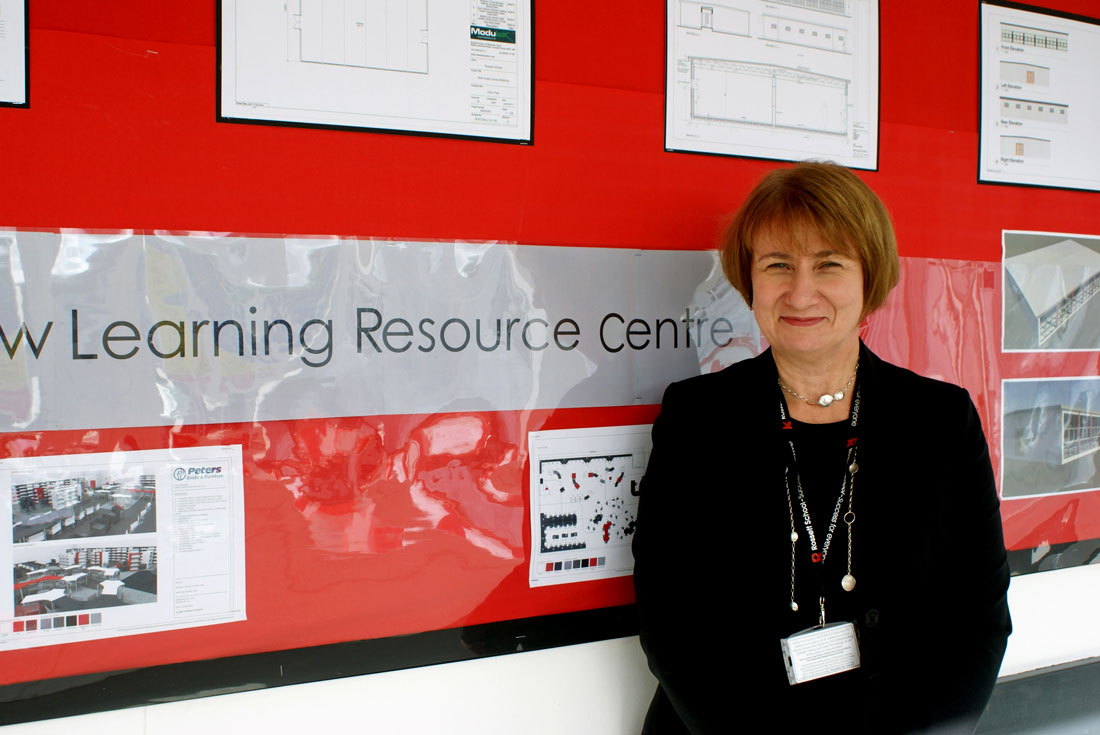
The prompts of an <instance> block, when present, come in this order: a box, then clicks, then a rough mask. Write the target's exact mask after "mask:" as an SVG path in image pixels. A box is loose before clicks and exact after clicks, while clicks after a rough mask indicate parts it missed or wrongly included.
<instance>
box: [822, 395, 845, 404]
mask: <svg viewBox="0 0 1100 735" xmlns="http://www.w3.org/2000/svg"><path fill="white" fill-rule="evenodd" d="M843 397H844V396H841V398H843ZM832 402H833V397H832V396H831V395H829V394H828V393H826V394H825V395H823V396H821V398H818V399H817V405H819V406H825V407H827V406H829V405H831V404H832Z"/></svg>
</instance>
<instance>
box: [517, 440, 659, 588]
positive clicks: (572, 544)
mask: <svg viewBox="0 0 1100 735" xmlns="http://www.w3.org/2000/svg"><path fill="white" fill-rule="evenodd" d="M649 430H650V427H649V426H648V425H644V426H611V427H598V428H594V429H568V430H560V431H539V432H531V434H530V435H529V439H528V445H529V448H530V451H531V477H530V480H531V485H530V487H531V540H532V541H531V575H530V583H531V586H539V585H550V584H561V583H564V582H577V581H581V580H585V579H599V578H604V577H612V576H621V575H624V574H629V573H630V572H631V571H632V569H633V557H632V556H631V553H630V542H631V539H632V538H633V535H634V524H635V521H636V518H637V510H638V495H639V493H640V489H641V479H642V474H643V473H644V472H645V465H646V461H647V460H648V457H649V447H650V441H649Z"/></svg>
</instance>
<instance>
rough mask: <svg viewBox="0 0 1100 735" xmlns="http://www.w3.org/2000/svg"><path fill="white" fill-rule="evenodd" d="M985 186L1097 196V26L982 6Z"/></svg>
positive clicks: (1099, 146)
mask: <svg viewBox="0 0 1100 735" xmlns="http://www.w3.org/2000/svg"><path fill="white" fill-rule="evenodd" d="M981 22H982V28H981V34H982V40H981V56H982V58H981V61H982V65H981V75H982V78H981V90H982V91H981V95H982V99H981V111H982V121H981V152H980V158H981V169H980V173H979V178H980V179H981V180H983V181H995V182H1000V183H1010V184H1012V183H1014V184H1029V185H1037V186H1057V187H1065V188H1072V189H1090V190H1100V141H1098V140H1097V136H1096V110H1097V109H1100V92H1098V91H1097V87H1096V83H1095V70H1096V69H1097V68H1100V23H1097V22H1095V21H1094V22H1088V20H1087V19H1081V20H1076V19H1069V18H1065V17H1060V16H1056V15H1046V14H1044V13H1041V12H1033V11H1030V10H1022V9H1017V8H1009V7H1003V6H999V5H991V4H989V3H982V4H981Z"/></svg>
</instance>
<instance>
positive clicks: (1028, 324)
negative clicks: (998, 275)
mask: <svg viewBox="0 0 1100 735" xmlns="http://www.w3.org/2000/svg"><path fill="white" fill-rule="evenodd" d="M1097 294H1100V238H1091V237H1079V236H1073V237H1066V236H1063V235H1045V234H1034V233H1023V232H1006V233H1004V349H1006V350H1097V349H1100V298H1096V296H1097Z"/></svg>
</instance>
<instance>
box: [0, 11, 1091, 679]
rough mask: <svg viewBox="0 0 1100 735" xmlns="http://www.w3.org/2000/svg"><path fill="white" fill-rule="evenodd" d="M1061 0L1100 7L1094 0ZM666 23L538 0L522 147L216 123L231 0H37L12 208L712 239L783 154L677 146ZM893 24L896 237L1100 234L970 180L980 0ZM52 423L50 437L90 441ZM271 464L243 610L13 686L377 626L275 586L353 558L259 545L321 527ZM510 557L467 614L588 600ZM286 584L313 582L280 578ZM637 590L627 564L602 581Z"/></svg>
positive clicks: (889, 82) (946, 249)
mask: <svg viewBox="0 0 1100 735" xmlns="http://www.w3.org/2000/svg"><path fill="white" fill-rule="evenodd" d="M1049 5H1050V6H1052V7H1055V8H1057V9H1060V10H1064V11H1069V12H1075V13H1081V14H1085V13H1090V12H1092V13H1095V12H1096V9H1097V8H1096V4H1095V2H1094V1H1093V0H1051V2H1050V3H1049ZM664 18H665V8H664V4H663V3H661V2H658V1H657V0H635V1H634V2H629V3H626V2H618V3H593V2H581V1H580V0H542V1H541V2H539V3H538V4H537V8H536V14H535V33H536V39H537V41H536V53H535V67H534V71H535V80H536V82H535V107H534V144H533V145H531V146H518V145H506V144H495V143H484V142H470V141H456V140H444V139H434V138H427V137H413V136H402V135H384V134H374V133H358V132H344V131H332V130H318V129H303V128H291V127H273V126H261V125H240V124H227V123H218V122H216V120H215V85H216V75H217V69H216V51H215V3H214V2H211V1H210V0H201V1H200V0H178V1H177V2H173V3H157V2H149V0H113V1H112V2H110V3H88V2H86V1H85V0H32V1H31V3H30V28H31V31H30V44H31V52H30V108H29V109H0V140H2V141H3V143H4V145H3V169H2V170H3V175H2V176H0V226H7V227H19V228H50V229H52V228H58V227H74V228H107V229H115V228H126V229H129V228H133V229H168V230H197V231H213V232H247V233H298V234H341V235H361V236H376V237H405V238H417V239H425V238H441V239H446V240H454V239H478V240H480V239H486V240H504V241H515V242H519V243H526V244H546V245H576V246H602V247H609V246H613V247H639V248H677V249H702V248H709V247H712V246H713V243H714V239H715V233H716V230H717V228H718V226H719V222H720V220H721V218H722V217H723V216H724V214H725V213H727V212H729V211H730V210H732V209H733V208H734V207H735V206H736V205H737V203H738V201H739V200H740V198H741V197H742V196H743V195H744V194H745V193H747V192H748V190H749V189H750V188H751V186H752V184H753V183H754V182H755V180H756V179H757V178H758V177H759V176H760V175H762V173H763V172H764V171H766V170H767V169H769V168H771V167H772V166H773V165H775V164H774V163H771V162H766V161H755V160H746V159H737V158H728V157H717V156H705V155H692V154H677V153H667V152H665V151H664V150H663V134H664V133H663V131H664V23H665V21H664ZM881 31H882V33H881V48H882V52H881V70H882V74H881V78H882V81H881V129H880V149H879V170H878V171H877V172H860V175H861V176H863V177H864V178H865V180H866V181H867V182H868V183H869V184H870V185H871V186H872V187H873V188H874V189H875V190H876V191H877V192H879V194H880V195H881V196H882V197H883V199H884V200H885V201H886V203H887V205H888V206H889V207H890V209H891V210H892V212H893V214H894V217H895V219H896V223H897V229H898V236H899V242H900V245H901V250H902V254H903V255H906V256H928V257H948V258H964V259H971V260H988V261H996V260H999V259H1000V247H1001V246H1000V233H1001V230H1002V229H1028V230H1045V231H1057V232H1079V233H1098V232H1100V217H1098V215H1097V213H1096V210H1097V207H1098V206H1100V194H1097V193H1090V192H1074V191H1057V190H1050V189H1036V188H1020V187H1006V186H991V185H979V184H978V183H977V168H978V165H977V159H978V100H977V85H978V3H977V2H976V1H975V2H969V1H968V2H959V1H958V0H950V1H948V0H929V1H928V2H923V3H912V2H895V1H893V0H885V1H884V2H882V10H881ZM653 410H654V409H653V407H640V408H636V409H620V410H619V412H618V413H616V414H615V416H614V418H613V419H610V420H609V419H608V417H607V415H606V414H604V415H602V416H601V417H589V416H587V415H584V414H583V412H578V413H571V412H561V411H559V412H554V414H553V416H550V415H544V416H542V417H541V418H540V417H537V416H531V417H525V419H524V420H525V421H528V422H529V424H528V425H526V426H524V429H536V428H557V427H559V426H576V425H585V424H586V422H589V421H592V422H596V423H599V422H601V421H602V422H604V423H613V422H614V421H621V422H622V423H633V422H642V421H647V420H650V419H651V418H652V413H653ZM536 419H538V420H537V421H536ZM388 420H389V421H390V422H391V423H392V422H395V421H396V422H400V421H402V418H401V417H390V418H389V419H388ZM417 420H419V419H417ZM368 423H369V422H368ZM254 428H255V427H247V426H240V425H238V426H228V427H206V428H205V433H204V437H203V440H204V442H205V443H241V444H243V445H244V446H245V448H246V454H247V452H248V448H249V446H250V444H251V443H253V442H254V441H255V440H256V439H257V437H255V436H253V434H252V432H253V431H254ZM265 430H266V431H269V432H272V431H277V430H279V429H278V427H272V426H268V427H266V429H265ZM410 430H411V429H410ZM177 433H178V432H177ZM183 433H184V434H185V435H186V434H188V433H189V432H188V431H187V430H185V431H184V432H183ZM170 434H172V432H170V431H169V430H168V429H166V428H165V429H159V428H158V429H144V430H141V429H139V430H134V431H114V432H103V433H102V435H100V436H99V438H98V439H97V440H96V441H97V446H96V447H91V448H88V447H85V448H84V451H107V450H109V448H110V446H113V445H118V446H125V447H128V448H154V447H159V446H166V445H167V444H168V443H169V442H175V443H176V444H177V445H182V444H186V442H187V441H189V439H188V437H187V436H182V437H180V436H177V437H174V438H173V437H172V436H170ZM9 438H10V436H9ZM28 441H29V440H28ZM35 441H36V444H35V446H36V450H35V451H36V452H38V453H44V454H45V453H51V452H60V451H66V447H70V446H75V445H79V444H80V442H81V441H82V439H81V436H80V435H79V433H73V434H71V435H70V434H69V433H64V432H54V433H52V435H50V436H46V437H40V438H39V439H37V440H35ZM13 446H14V444H12V443H10V442H9V443H8V444H7V448H6V449H4V450H3V452H2V453H3V454H5V455H6V454H12V453H16V450H14V449H13ZM105 448H106V449H105ZM20 451H26V449H25V446H24V449H23V450H20ZM246 464H247V463H246ZM265 471H266V470H265V468H264V466H263V464H262V462H260V461H259V460H257V461H256V464H255V465H253V466H252V468H251V469H249V470H248V472H249V475H248V476H247V477H246V495H247V503H248V513H249V517H248V519H247V520H248V523H249V524H250V528H252V529H258V531H257V532H256V534H255V535H250V537H249V551H248V554H249V556H248V564H249V572H248V573H249V621H248V622H247V623H242V624H235V625H228V626H216V627H212V628H207V629H196V630H191V631H177V632H171V633H161V634H155V635H156V640H155V642H152V641H151V639H150V637H149V636H139V637H136V638H134V639H116V640H114V641H102V642H94V643H86V644H78V645H77V646H75V647H64V648H62V649H56V647H55V649H35V650H30V651H21V652H12V653H6V654H2V655H0V670H6V671H8V672H12V673H9V674H8V676H5V677H2V678H3V680H4V681H0V683H4V682H6V681H10V680H18V679H23V678H28V676H29V677H30V678H41V677H46V676H58V675H63V674H69V673H76V672H78V671H87V670H96V669H107V668H118V667H121V666H136V665H147V664H151V663H163V662H165V661H172V660H182V659H186V658H203V657H208V656H220V655H229V654H235V653H246V652H250V651H258V650H266V649H269V648H274V647H285V646H292V645H307V644H315V643H322V642H327V641H331V640H342V639H347V638H353V637H362V636H363V635H364V634H371V631H366V633H364V628H363V627H362V620H361V618H359V617H357V616H356V614H355V611H354V610H353V609H350V607H349V609H347V610H345V611H343V613H342V614H341V616H340V619H339V620H338V621H336V622H337V624H336V625H333V626H328V627H326V628H308V627H307V626H303V625H302V624H301V621H300V620H295V619H294V614H295V611H296V610H297V608H295V607H294V606H292V605H289V604H288V603H286V602H285V601H284V600H282V599H280V597H279V596H280V595H282V594H289V595H290V596H291V597H293V596H294V595H295V594H297V595H299V596H304V599H306V600H309V599H313V600H315V599H316V598H315V597H313V593H314V592H315V591H316V590H318V589H332V590H336V589H338V588H339V585H341V584H342V582H343V581H345V580H346V579H347V568H346V567H345V568H339V567H330V566H326V563H327V561H326V558H325V557H323V555H310V554H307V553H304V552H303V554H283V555H280V556H278V557H273V556H264V555H263V554H260V553H254V552H256V551H257V550H258V549H267V548H270V549H286V548H288V546H287V545H288V544H289V545H291V546H293V545H295V544H298V545H300V546H301V548H303V549H306V548H307V547H308V546H309V544H310V542H309V540H308V539H307V538H304V537H301V538H300V537H297V536H294V535H293V534H292V533H290V532H286V533H284V531H285V530H286V529H287V528H290V525H289V524H290V520H291V519H292V518H293V513H294V511H293V509H292V508H290V509H288V508H287V507H286V506H287V503H286V501H285V499H284V498H283V496H282V495H281V494H279V491H278V490H277V486H278V483H277V482H275V481H273V480H271V479H270V478H268V477H267V476H266V475H264V472H265ZM265 482H268V483H269V484H270V485H271V487H270V488H266V486H265V485H264V483H265ZM268 518H271V519H274V520H272V522H271V523H266V520H267V519H268ZM297 532H299V533H300V532H301V530H300V529H299V531H297ZM265 560H266V561H265ZM271 560H277V561H278V562H279V563H280V564H281V563H284V562H285V566H281V567H279V566H276V565H274V564H269V562H270V561H271ZM328 561H331V560H328ZM467 571H468V570H467ZM517 571H518V573H517V574H514V575H512V576H514V577H515V578H514V579H511V578H510V579H509V580H507V581H506V582H504V583H502V586H501V589H499V590H494V591H493V592H494V594H495V597H491V598H490V599H489V600H487V604H486V605H485V606H483V607H482V608H481V609H479V610H475V611H474V612H473V613H471V614H470V616H468V617H467V618H466V619H465V620H466V621H467V622H482V621H484V620H493V619H500V618H501V617H508V616H516V617H518V616H520V615H531V614H537V613H539V612H556V611H559V610H566V609H575V608H576V605H577V603H576V602H575V601H573V600H571V599H570V598H569V594H570V590H569V589H567V588H564V589H563V588H558V589H556V590H551V591H545V592H542V593H539V594H540V595H542V596H540V597H535V596H533V595H530V594H529V593H528V590H527V588H526V579H525V569H522V568H521V569H519V570H517ZM357 573H360V574H362V575H364V576H369V574H370V572H369V570H366V569H365V568H364V569H362V570H360V571H359V572H357ZM497 573H499V570H497V572H494V574H497ZM436 576H439V575H438V574H437V575H436ZM489 576H490V577H492V575H489ZM288 579H289V580H302V583H301V585H298V587H301V588H302V589H294V588H292V589H290V590H289V592H284V586H283V582H284V581H285V580H288ZM628 599H629V583H628V582H624V581H622V580H620V581H618V582H615V583H611V584H608V585H606V586H605V587H602V588H600V592H599V593H598V594H596V595H595V596H593V597H592V600H595V603H593V604H601V603H606V604H615V603H617V602H620V601H627V600H628ZM592 600H589V602H591V601H592ZM585 604H588V603H585ZM466 609H469V608H466ZM400 612H401V611H400V610H397V611H395V612H394V613H393V614H394V615H399V614H400ZM456 622H457V621H456V620H454V619H453V618H452V619H450V624H455V623H456ZM444 623H448V621H447V620H443V621H442V622H441V623H439V624H444ZM435 624H436V623H435V622H432V621H430V620H424V621H420V620H419V619H418V620H417V621H415V622H413V623H410V625H412V626H413V629H419V630H423V629H425V628H424V627H419V628H418V627H417V626H431V625H435ZM392 632H393V631H392V630H390V629H386V628H379V633H378V634H390V633H392ZM17 671H20V672H22V673H19V674H15V673H14V672H17ZM13 676H14V677H15V678H12V677H13Z"/></svg>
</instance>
